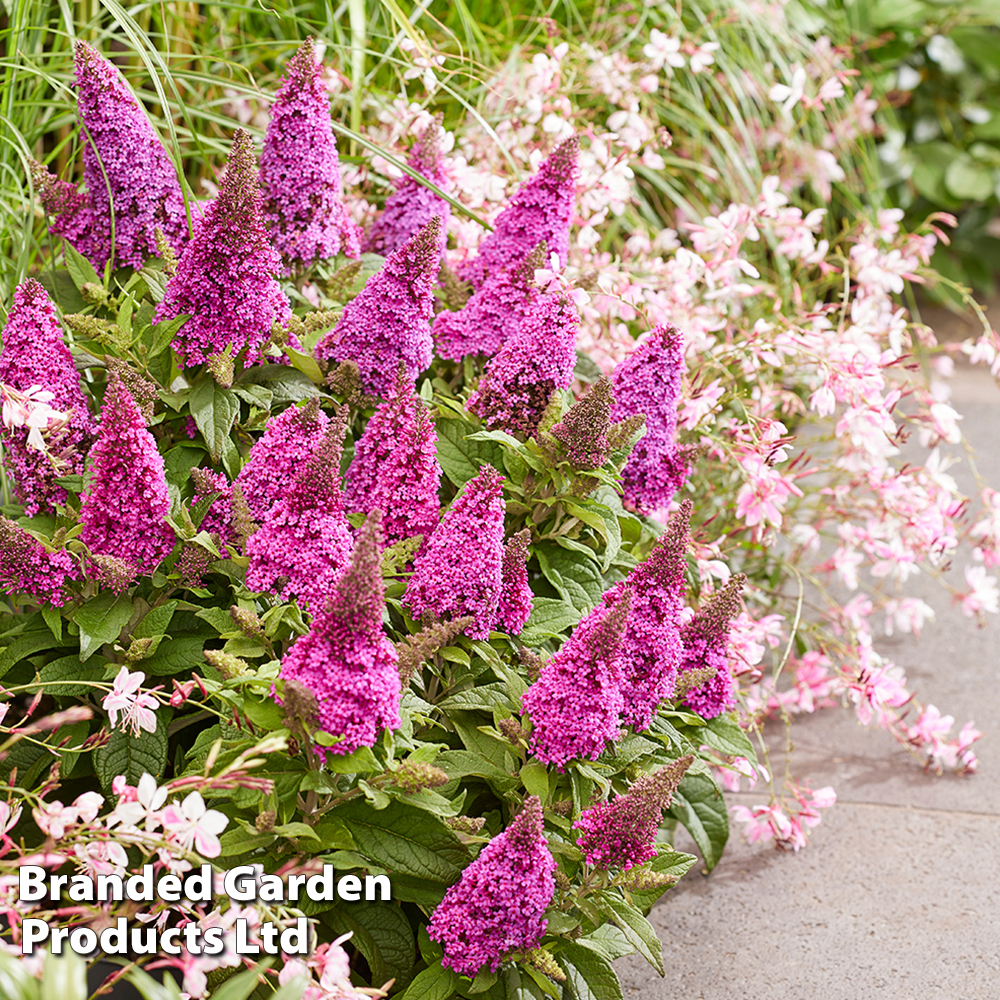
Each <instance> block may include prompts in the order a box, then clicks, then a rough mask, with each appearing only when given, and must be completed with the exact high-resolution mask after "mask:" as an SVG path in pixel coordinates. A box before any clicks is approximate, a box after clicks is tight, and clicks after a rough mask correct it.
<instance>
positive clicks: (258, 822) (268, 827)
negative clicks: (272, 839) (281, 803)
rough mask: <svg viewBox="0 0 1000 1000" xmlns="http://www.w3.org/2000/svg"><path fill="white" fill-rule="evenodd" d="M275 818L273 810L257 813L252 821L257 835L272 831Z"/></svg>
mask: <svg viewBox="0 0 1000 1000" xmlns="http://www.w3.org/2000/svg"><path fill="white" fill-rule="evenodd" d="M276 818H277V814H276V813H275V811H274V810H273V809H265V810H264V811H263V812H262V813H258V815H257V818H256V819H255V820H254V824H253V825H254V828H255V829H256V830H257V832H258V833H270V832H271V831H272V830H273V829H274V821H275V819H276Z"/></svg>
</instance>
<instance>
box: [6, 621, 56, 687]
mask: <svg viewBox="0 0 1000 1000" xmlns="http://www.w3.org/2000/svg"><path fill="white" fill-rule="evenodd" d="M54 645H56V643H54V642H53V641H52V633H51V632H50V631H49V630H48V629H46V630H45V631H44V632H27V633H25V634H24V635H19V636H17V637H16V638H14V639H12V640H11V642H10V645H9V646H7V648H6V649H5V650H4V651H3V652H2V653H0V677H3V676H4V674H6V673H7V671H8V670H10V668H11V667H13V666H15V665H16V664H18V663H20V662H21V660H23V659H25V658H26V657H28V656H31V655H32V653H37V652H39V651H40V650H43V649H51V648H52V647H53V646H54Z"/></svg>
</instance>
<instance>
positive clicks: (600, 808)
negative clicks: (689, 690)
mask: <svg viewBox="0 0 1000 1000" xmlns="http://www.w3.org/2000/svg"><path fill="white" fill-rule="evenodd" d="M693 761H694V757H691V756H687V757H681V758H680V759H678V760H675V761H673V762H672V763H670V764H667V766H666V767H662V768H660V770H659V771H656V772H654V773H653V774H644V775H642V776H641V777H639V778H638V779H637V780H636V782H635V783H634V784H633V785H632V787H631V788H630V789H629V790H628V791H627V792H626V793H625V794H624V795H619V796H618V797H617V798H616V799H614V800H613V801H611V802H599V803H598V804H597V805H596V806H593V807H592V808H590V809H585V810H584V811H583V814H582V815H581V816H580V818H579V819H578V820H577V821H576V822H575V823H574V824H573V826H574V827H575V828H576V829H578V830H582V831H583V834H582V836H581V837H580V838H579V839H578V840H577V844H578V845H579V847H580V848H581V850H582V851H583V856H584V858H585V860H586V861H587V864H590V865H593V866H594V867H595V868H603V869H605V870H607V869H609V868H621V869H623V870H627V869H629V868H634V867H635V866H636V865H641V864H645V863H646V862H647V861H649V860H651V859H652V858H655V857H656V848H655V847H654V846H653V842H654V840H655V839H656V831H657V830H658V829H659V826H660V820H661V819H662V817H663V811H664V810H665V809H669V808H670V803H671V802H672V801H673V797H674V792H676V791H677V786H678V785H679V784H680V783H681V779H682V778H683V777H684V774H685V772H686V771H687V769H688V768H689V767H690V766H691V764H692V763H693Z"/></svg>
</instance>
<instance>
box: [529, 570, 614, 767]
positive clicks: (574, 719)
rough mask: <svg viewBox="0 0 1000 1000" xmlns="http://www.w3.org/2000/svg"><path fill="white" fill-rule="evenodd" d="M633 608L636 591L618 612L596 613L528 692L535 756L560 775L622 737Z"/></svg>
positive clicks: (604, 609) (601, 610) (598, 610)
mask: <svg viewBox="0 0 1000 1000" xmlns="http://www.w3.org/2000/svg"><path fill="white" fill-rule="evenodd" d="M631 603H632V601H631V592H630V591H629V590H624V591H623V592H622V593H621V594H620V595H619V596H618V600H617V601H616V603H615V606H614V607H612V608H608V607H605V606H603V605H598V606H597V607H596V608H594V610H593V611H591V612H590V614H589V615H587V617H586V618H584V619H583V620H582V621H581V622H580V624H579V625H577V627H576V629H575V630H574V631H573V634H572V635H571V636H570V637H569V638H568V639H567V640H566V642H565V643H564V644H563V646H562V648H561V649H560V650H559V652H558V653H556V654H555V655H554V656H553V657H552V658H551V659H550V660H549V661H548V663H546V664H545V666H543V667H542V672H541V675H540V676H539V678H538V680H537V681H535V683H534V684H532V685H531V687H530V688H528V690H527V691H525V692H524V697H523V698H522V705H523V707H524V710H525V711H526V712H527V713H528V715H529V716H530V717H531V725H532V733H531V742H530V746H531V752H532V754H533V755H534V756H535V757H537V758H538V759H539V760H541V761H543V762H544V763H546V764H554V765H555V766H556V767H557V768H558V769H559V770H560V771H562V770H563V769H564V768H565V766H566V764H567V763H569V761H571V760H574V759H577V758H579V759H581V760H596V759H597V757H598V756H599V755H600V753H601V751H602V750H604V748H605V744H607V743H608V742H609V741H610V742H612V743H614V742H616V741H617V740H618V738H619V735H620V732H621V730H620V729H619V726H620V722H619V717H620V716H621V714H622V707H623V704H622V693H621V672H620V668H619V655H620V653H621V646H622V638H623V636H624V632H625V625H626V622H627V621H628V614H629V609H630V607H631Z"/></svg>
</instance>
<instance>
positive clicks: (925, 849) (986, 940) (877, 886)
mask: <svg viewBox="0 0 1000 1000" xmlns="http://www.w3.org/2000/svg"><path fill="white" fill-rule="evenodd" d="M926 319H927V317H926V315H925V321H926ZM956 332H958V333H959V334H960V335H968V334H966V333H965V331H964V330H961V329H959V330H957V331H956ZM952 385H953V392H954V401H955V406H956V409H958V410H959V412H961V413H963V414H964V415H965V419H964V421H963V422H962V425H961V426H962V430H963V432H964V434H965V436H966V438H967V439H968V440H969V441H970V443H971V444H972V446H973V448H974V449H975V451H976V464H977V467H978V470H979V472H980V474H981V475H982V477H983V478H984V479H985V480H986V482H987V483H988V484H989V485H992V486H993V487H994V488H1000V389H998V388H997V386H996V384H995V383H994V382H993V380H992V379H991V377H990V376H989V373H988V372H987V371H985V370H983V369H972V368H969V367H968V366H966V365H963V363H962V362H961V361H960V362H959V365H958V369H957V371H956V375H955V377H954V379H953V380H952ZM949 472H951V473H952V474H954V475H955V478H956V479H957V481H958V484H959V488H960V489H961V490H962V491H963V492H965V493H966V494H967V495H976V494H977V493H978V488H977V487H976V485H975V481H974V479H973V477H972V475H971V474H970V472H969V470H968V467H967V466H963V467H962V468H959V467H957V466H956V467H955V468H953V469H950V470H949ZM962 569H963V564H962V563H958V562H956V564H955V566H954V567H953V568H952V569H951V570H950V573H949V579H951V580H952V581H953V583H954V584H955V585H956V586H957V587H959V588H962V587H964V579H963V577H962ZM911 582H912V581H911ZM907 594H912V595H913V596H917V597H921V598H923V599H924V600H925V601H927V602H928V603H929V604H930V605H931V606H932V607H933V608H934V609H935V611H936V612H937V618H936V620H935V621H934V622H930V623H928V625H927V626H926V627H925V629H924V631H923V632H922V634H921V638H920V639H919V640H917V639H914V637H913V636H910V635H903V636H895V637H893V638H888V639H887V638H881V639H876V649H877V650H878V651H879V652H881V653H883V655H885V656H887V657H888V658H890V659H892V660H893V661H895V662H896V663H899V664H901V665H902V666H903V667H905V669H906V674H907V677H908V679H909V681H910V686H911V689H915V690H916V693H917V696H918V697H919V698H920V699H921V700H922V701H924V702H932V703H933V704H935V705H936V706H937V707H938V708H939V709H940V710H941V712H942V713H944V714H949V715H954V716H955V720H956V726H955V730H954V732H955V733H957V732H958V729H960V728H961V726H962V725H963V724H964V723H965V722H966V721H967V720H969V719H974V720H975V722H976V726H977V728H979V729H981V730H982V731H983V732H984V733H985V734H986V735H985V736H984V737H983V739H982V740H980V741H979V743H978V744H977V753H978V756H979V758H980V771H979V774H977V775H975V776H972V777H957V776H943V777H940V778H936V777H934V776H928V775H925V774H924V773H923V772H922V770H921V769H920V767H919V765H918V764H917V763H916V762H915V761H913V760H912V758H910V757H909V755H908V754H906V753H905V751H903V750H901V749H899V748H897V745H896V743H895V741H894V740H893V739H892V738H891V737H889V736H888V735H887V734H886V733H884V732H881V731H879V730H875V729H872V730H868V729H864V728H862V727H861V726H859V725H858V724H857V722H856V721H855V720H854V716H853V713H851V712H849V711H847V710H844V709H839V708H837V709H828V710H825V711H822V712H820V713H817V714H816V715H814V716H809V717H799V718H797V719H796V721H795V725H794V727H793V734H794V738H795V744H796V746H795V752H794V756H793V767H794V773H796V774H797V775H798V776H799V777H800V778H804V779H807V780H808V781H809V783H810V784H811V785H812V787H813V788H820V787H822V786H824V785H828V784H830V785H833V786H834V788H835V789H836V791H837V795H838V801H837V804H836V805H835V806H834V807H833V808H832V809H829V810H826V811H825V812H824V818H823V822H822V823H821V825H820V826H818V827H817V828H816V829H815V830H814V831H813V835H812V837H811V839H810V843H809V846H808V847H807V848H806V849H805V850H803V851H801V852H800V853H798V854H782V853H779V852H777V851H775V850H773V848H771V847H770V846H767V845H764V846H761V845H755V846H753V847H749V846H747V845H745V844H742V843H740V842H739V838H738V834H737V835H735V836H734V838H733V839H732V840H731V841H730V844H729V845H728V847H727V849H726V851H725V854H724V855H723V858H722V860H721V862H720V863H719V865H718V867H717V868H716V869H715V871H714V872H713V873H712V874H711V875H710V876H707V877H704V876H701V875H699V874H698V873H697V868H695V869H692V871H691V872H690V873H689V874H688V875H687V876H686V877H685V878H684V879H683V880H682V881H681V882H680V884H679V885H678V886H677V888H676V889H674V890H672V891H671V892H670V893H668V895H667V896H666V897H664V900H663V901H662V902H661V904H660V905H659V906H657V907H656V908H655V909H654V911H653V914H652V916H651V919H652V921H653V924H654V926H655V927H656V930H657V933H658V934H659V936H660V940H661V941H662V942H663V946H664V956H663V957H664V964H665V965H666V969H667V974H666V978H665V979H660V978H659V976H658V975H657V974H656V973H655V972H654V971H653V970H652V969H650V967H649V966H648V965H646V963H645V962H644V961H643V960H642V959H638V958H634V957H632V958H627V959H623V960H621V961H620V962H618V963H617V965H618V970H619V974H620V975H621V977H622V982H623V984H624V986H625V995H626V997H628V998H640V997H641V998H643V1000H668V998H670V1000H673V998H684V1000H737V998H738V1000H768V998H772V997H773V998H778V997H780V998H783V1000H867V998H869V997H871V998H879V1000H881V998H885V1000H927V998H941V1000H997V998H1000V620H998V619H997V616H993V615H991V616H989V617H990V623H989V625H988V626H987V628H985V629H981V630H977V629H976V627H975V624H974V623H973V622H972V621H970V620H969V619H968V618H965V617H963V615H962V614H961V612H960V611H959V610H958V609H957V608H955V607H953V606H950V605H949V598H948V595H947V593H946V592H945V591H944V590H943V589H942V588H941V587H940V586H939V585H938V584H936V583H935V582H934V581H932V580H930V579H923V580H919V581H918V582H917V583H916V584H915V585H914V586H908V589H907ZM727 799H728V800H729V801H730V804H737V803H744V804H746V805H754V804H757V803H760V802H766V801H767V799H766V795H765V796H761V795H757V794H755V793H753V792H751V793H742V794H739V795H729V796H727ZM677 847H678V848H679V849H681V850H685V849H690V850H692V853H696V852H695V851H694V849H693V848H692V847H691V845H690V841H687V840H686V837H682V836H681V835H679V836H678V839H677Z"/></svg>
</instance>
